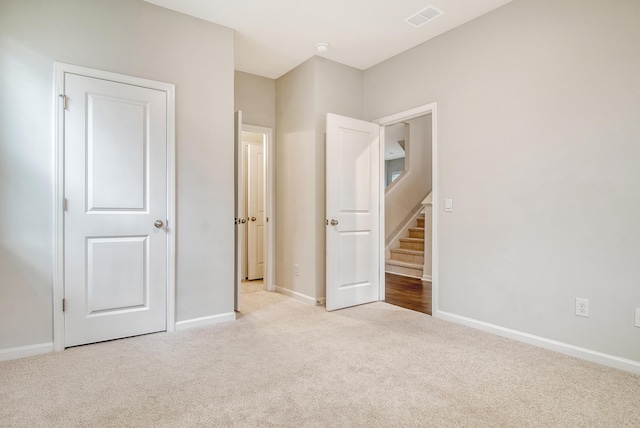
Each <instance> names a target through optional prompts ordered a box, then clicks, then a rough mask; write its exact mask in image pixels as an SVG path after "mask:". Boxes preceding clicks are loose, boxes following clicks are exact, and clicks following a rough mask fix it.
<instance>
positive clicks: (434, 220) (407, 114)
mask: <svg viewBox="0 0 640 428" xmlns="http://www.w3.org/2000/svg"><path fill="white" fill-rule="evenodd" d="M426 114H431V177H432V180H431V192H432V193H433V204H432V205H433V216H432V217H431V230H432V232H431V233H432V239H431V260H432V267H431V276H432V279H431V302H432V303H431V307H432V312H433V313H436V312H437V311H438V209H437V207H438V203H437V201H438V103H437V102H433V103H430V104H425V105H422V106H418V107H414V108H412V109H409V110H405V111H403V112H400V113H395V114H392V115H389V116H385V117H382V118H380V119H377V120H374V121H373V123H377V124H379V125H380V126H381V127H382V131H381V132H380V138H381V139H383V138H384V127H385V126H388V125H392V124H394V123H396V122H400V121H404V120H410V119H414V118H416V117H420V116H424V115H426ZM381 150H382V146H381ZM381 158H384V156H381ZM381 162H384V160H382V161H381ZM381 165H382V166H384V164H381ZM382 171H384V169H382ZM381 176H382V174H381ZM381 180H384V177H381ZM382 187H383V188H382V190H381V199H380V218H381V220H380V264H381V269H380V270H381V272H382V273H381V277H380V300H384V297H385V281H384V258H385V254H386V250H385V247H386V245H385V238H384V236H385V233H384V211H385V209H384V196H385V195H384V186H382Z"/></svg>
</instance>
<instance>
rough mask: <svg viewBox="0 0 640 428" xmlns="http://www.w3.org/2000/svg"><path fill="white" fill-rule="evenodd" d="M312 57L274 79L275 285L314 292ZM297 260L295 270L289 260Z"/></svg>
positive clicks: (306, 293) (310, 295)
mask: <svg viewBox="0 0 640 428" xmlns="http://www.w3.org/2000/svg"><path fill="white" fill-rule="evenodd" d="M314 63H315V61H314V60H313V58H311V59H310V60H308V61H306V62H304V63H302V64H301V65H299V66H298V67H296V68H295V69H293V70H291V71H289V72H288V73H286V74H285V75H283V76H281V77H280V78H278V79H277V80H276V123H277V124H278V132H277V133H276V149H275V163H276V167H275V170H276V171H275V173H276V177H275V178H276V223H275V229H276V281H275V283H276V286H277V287H280V288H282V289H285V290H288V291H290V292H292V293H295V294H297V295H300V296H304V297H307V298H310V299H314V298H315V293H316V286H315V281H316V248H317V242H316V233H315V224H314V223H315V220H316V203H315V201H316V194H315V188H316V182H315V181H316V176H315V174H314V173H313V171H314V169H315V167H316V165H315V153H316V148H315V113H314V112H315V107H314V99H315V86H314V81H315V66H314ZM295 264H297V265H299V266H300V275H296V274H295V271H294V265H295Z"/></svg>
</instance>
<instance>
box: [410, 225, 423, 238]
mask: <svg viewBox="0 0 640 428" xmlns="http://www.w3.org/2000/svg"><path fill="white" fill-rule="evenodd" d="M409 238H422V239H424V227H410V228H409Z"/></svg>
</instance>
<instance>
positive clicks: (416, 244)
mask: <svg viewBox="0 0 640 428" xmlns="http://www.w3.org/2000/svg"><path fill="white" fill-rule="evenodd" d="M400 248H404V249H407V250H419V251H424V239H422V238H400Z"/></svg>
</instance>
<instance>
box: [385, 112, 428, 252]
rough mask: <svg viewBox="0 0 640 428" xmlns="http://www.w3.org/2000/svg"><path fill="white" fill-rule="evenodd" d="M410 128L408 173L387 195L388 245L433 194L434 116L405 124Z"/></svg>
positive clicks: (423, 117)
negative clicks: (432, 121)
mask: <svg viewBox="0 0 640 428" xmlns="http://www.w3.org/2000/svg"><path fill="white" fill-rule="evenodd" d="M405 122H406V123H408V124H409V139H408V142H405V147H406V145H407V144H408V153H409V156H408V159H407V162H406V165H405V170H406V171H407V172H406V174H405V176H404V177H403V178H402V180H401V181H397V182H394V183H393V185H392V186H390V187H388V188H387V190H386V192H385V217H384V227H385V230H384V232H385V239H386V241H387V244H389V240H390V239H391V238H393V237H394V236H395V235H396V234H397V233H398V232H400V229H402V227H403V226H404V225H405V224H406V223H407V222H408V221H409V220H410V219H411V217H413V215H414V214H415V213H416V212H417V211H418V209H419V208H421V207H422V200H423V199H424V198H425V197H426V196H427V195H428V194H429V192H430V191H431V115H430V114H428V115H424V116H420V117H417V118H415V119H411V120H407V121H405Z"/></svg>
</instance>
